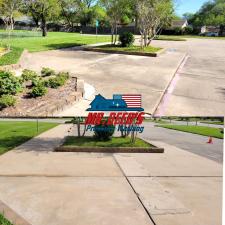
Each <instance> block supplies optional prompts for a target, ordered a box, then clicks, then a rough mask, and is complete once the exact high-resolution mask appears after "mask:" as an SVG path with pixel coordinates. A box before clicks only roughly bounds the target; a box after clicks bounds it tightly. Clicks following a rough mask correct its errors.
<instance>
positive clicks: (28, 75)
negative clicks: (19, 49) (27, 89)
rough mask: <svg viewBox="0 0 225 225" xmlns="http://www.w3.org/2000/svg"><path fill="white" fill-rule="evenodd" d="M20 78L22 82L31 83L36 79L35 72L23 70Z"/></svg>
mask: <svg viewBox="0 0 225 225" xmlns="http://www.w3.org/2000/svg"><path fill="white" fill-rule="evenodd" d="M21 77H22V79H23V81H29V80H30V81H32V80H33V79H35V78H37V77H38V75H37V73H36V72H35V71H32V70H27V69H25V70H23V73H22V75H21Z"/></svg>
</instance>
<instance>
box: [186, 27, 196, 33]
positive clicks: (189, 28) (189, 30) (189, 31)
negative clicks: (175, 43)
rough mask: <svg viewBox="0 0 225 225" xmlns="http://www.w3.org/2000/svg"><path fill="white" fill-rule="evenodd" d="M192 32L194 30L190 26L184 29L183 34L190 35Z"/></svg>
mask: <svg viewBox="0 0 225 225" xmlns="http://www.w3.org/2000/svg"><path fill="white" fill-rule="evenodd" d="M193 31H194V29H193V28H192V27H190V26H188V27H185V28H184V33H185V34H192V33H193Z"/></svg>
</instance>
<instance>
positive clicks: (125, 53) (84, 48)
mask: <svg viewBox="0 0 225 225" xmlns="http://www.w3.org/2000/svg"><path fill="white" fill-rule="evenodd" d="M82 50H83V51H92V52H101V53H111V54H123V55H137V56H148V57H158V56H159V55H161V54H162V53H163V52H165V51H166V48H163V49H161V50H159V51H158V52H155V53H150V52H135V51H131V52H125V51H120V50H106V49H100V48H98V47H90V46H89V47H83V48H82Z"/></svg>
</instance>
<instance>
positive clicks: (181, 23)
mask: <svg viewBox="0 0 225 225" xmlns="http://www.w3.org/2000/svg"><path fill="white" fill-rule="evenodd" d="M187 26H188V21H187V20H173V21H172V23H171V26H170V29H175V28H177V27H178V28H181V29H184V28H185V27H187Z"/></svg>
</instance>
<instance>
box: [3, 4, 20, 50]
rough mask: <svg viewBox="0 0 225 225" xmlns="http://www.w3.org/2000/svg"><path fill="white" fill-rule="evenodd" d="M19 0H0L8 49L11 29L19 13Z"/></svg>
mask: <svg viewBox="0 0 225 225" xmlns="http://www.w3.org/2000/svg"><path fill="white" fill-rule="evenodd" d="M20 3H21V1H20V0H0V15H1V17H2V19H3V21H4V23H5V26H6V30H7V31H8V49H10V37H11V31H12V30H13V29H14V23H15V17H16V16H18V14H19V8H20V6H21V4H20Z"/></svg>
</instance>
